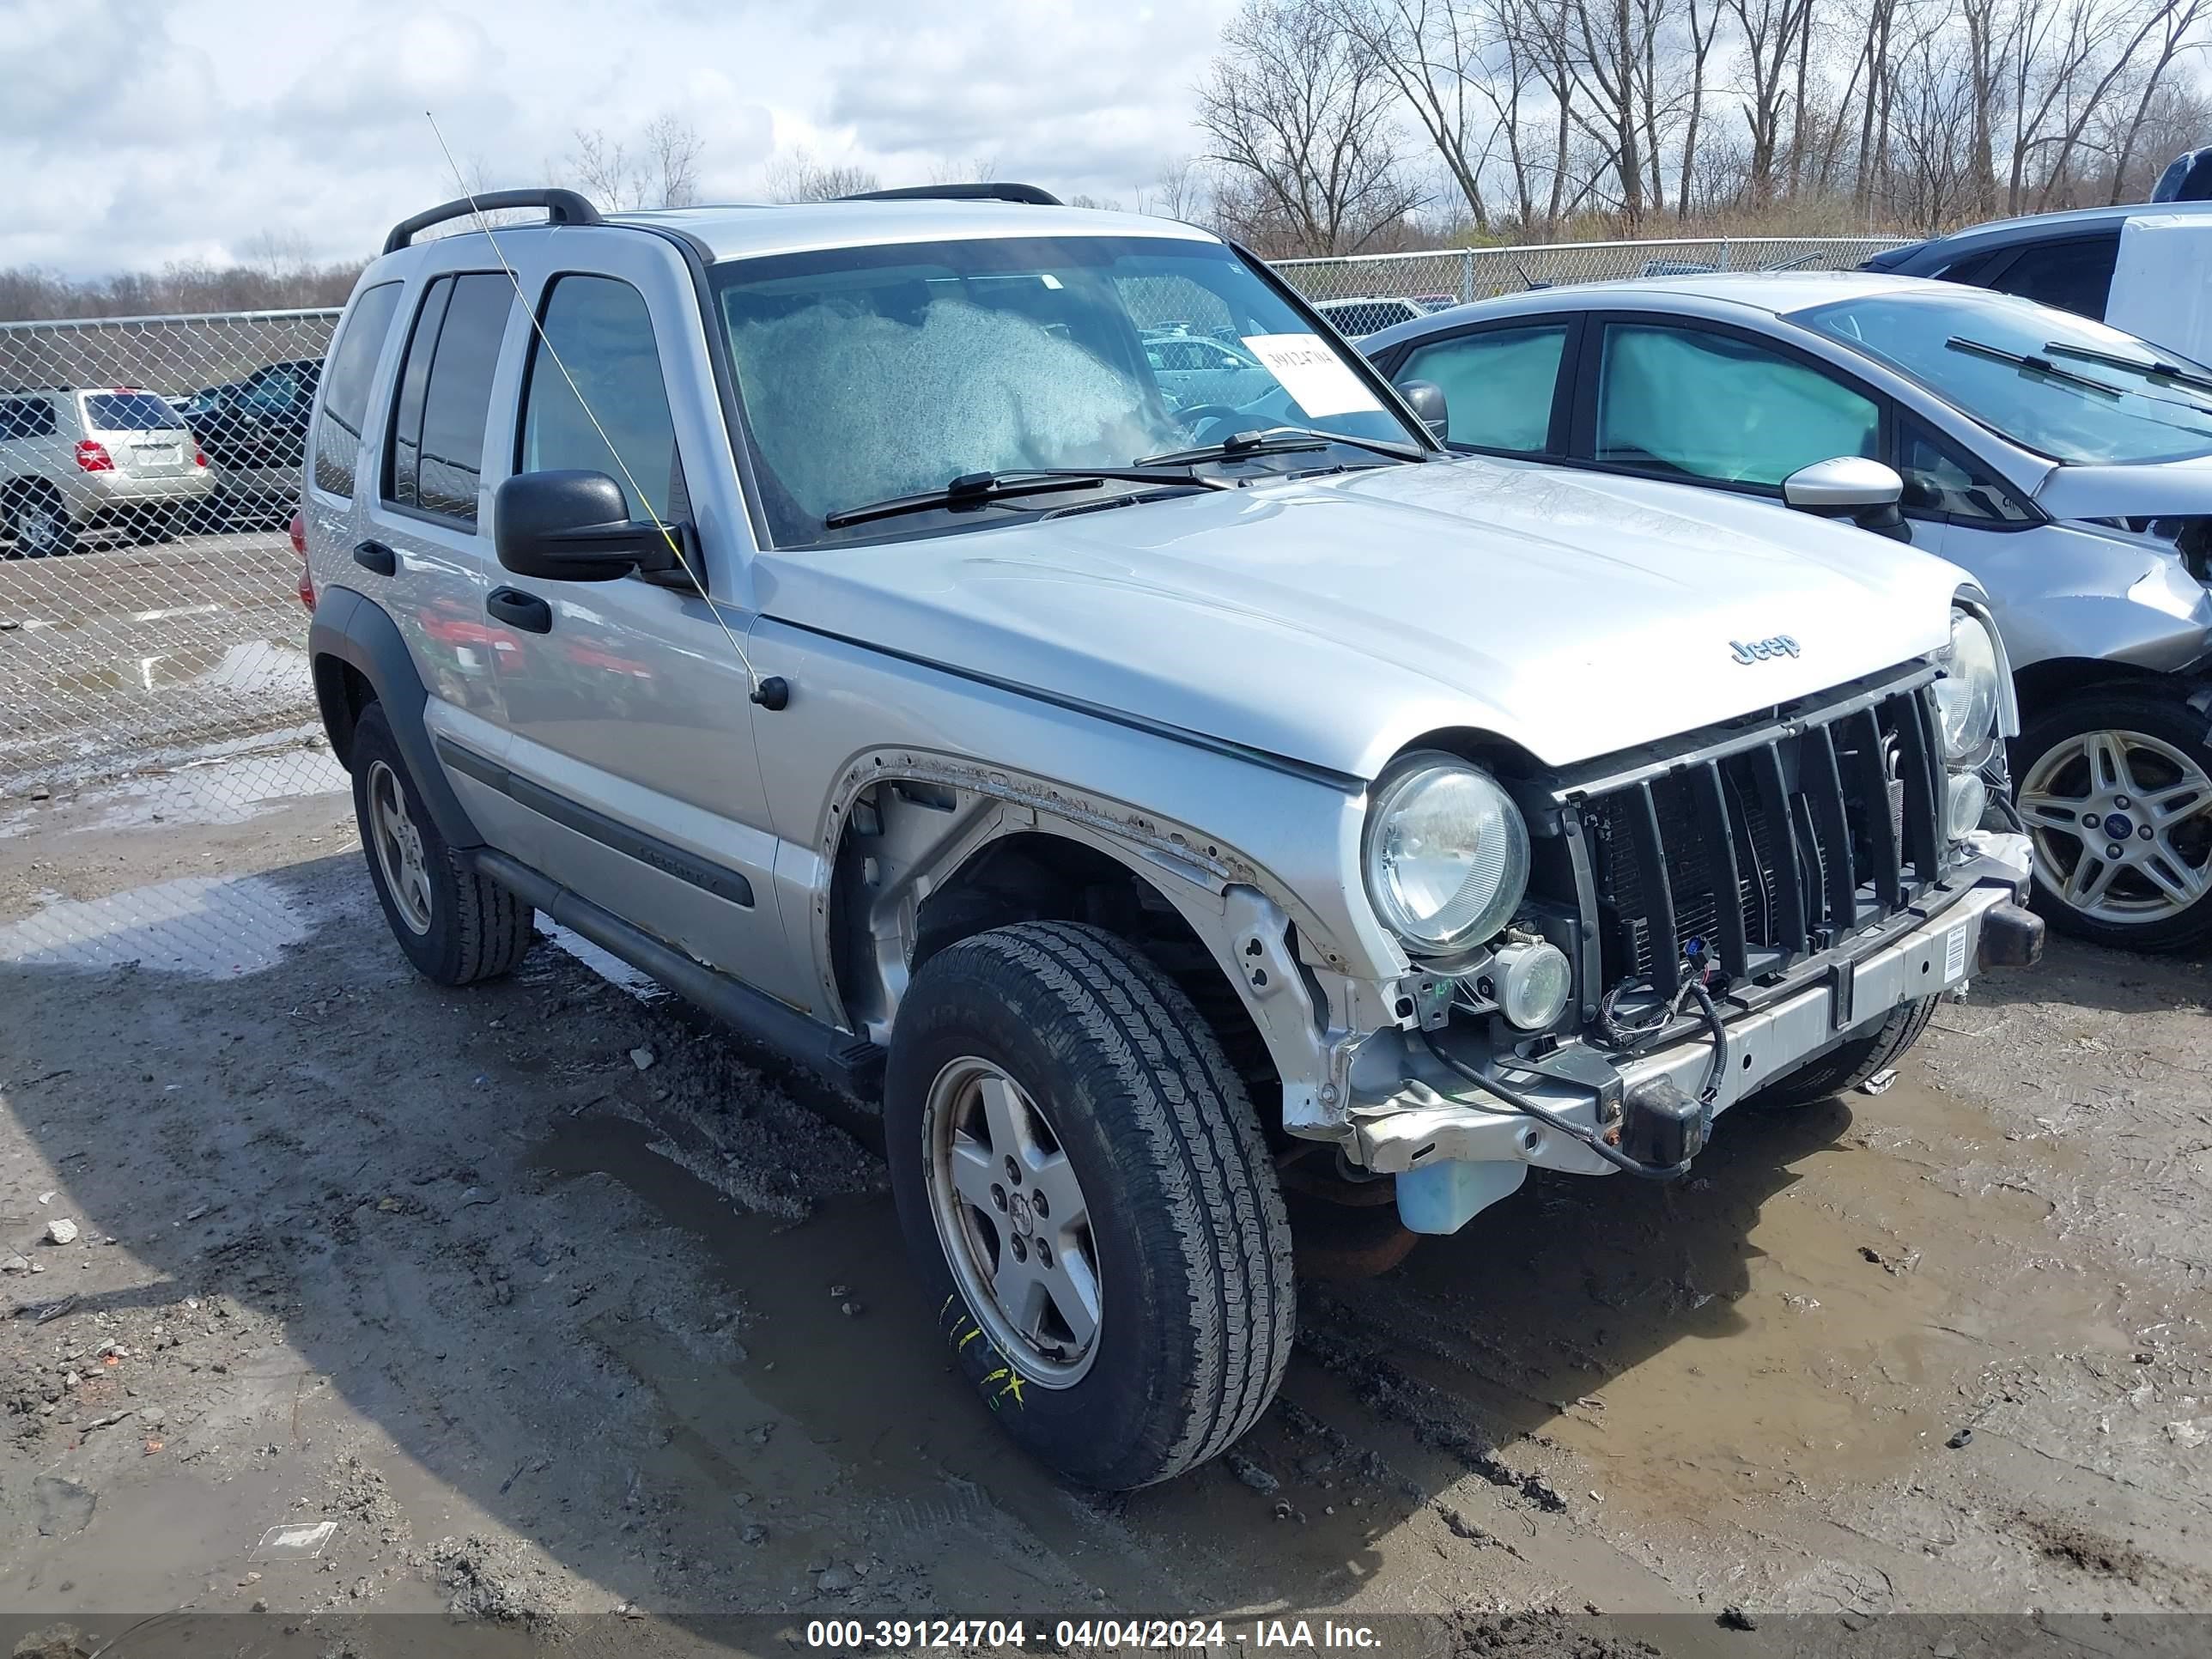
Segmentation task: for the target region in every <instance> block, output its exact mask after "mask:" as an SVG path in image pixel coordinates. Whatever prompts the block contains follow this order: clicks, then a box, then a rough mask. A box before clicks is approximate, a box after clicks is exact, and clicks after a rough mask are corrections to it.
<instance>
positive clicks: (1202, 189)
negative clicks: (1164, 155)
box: [1137, 155, 1213, 224]
mask: <svg viewBox="0 0 2212 1659" xmlns="http://www.w3.org/2000/svg"><path fill="white" fill-rule="evenodd" d="M1137 211H1138V212H1139V213H1149V214H1151V215H1152V216H1154V217H1155V218H1160V219H1179V220H1182V222H1185V223H1188V224H1203V223H1206V222H1209V221H1210V220H1211V219H1212V216H1213V190H1212V181H1211V180H1210V179H1208V178H1207V177H1206V168H1205V167H1204V166H1202V165H1201V164H1200V161H1198V159H1197V158H1196V157H1195V156H1190V155H1182V156H1178V157H1177V158H1176V160H1174V161H1170V162H1169V163H1168V164H1167V165H1166V166H1165V167H1162V168H1161V169H1160V172H1159V176H1158V178H1156V179H1153V180H1152V185H1151V186H1150V188H1148V189H1146V190H1145V191H1140V192H1139V195H1138V197H1137Z"/></svg>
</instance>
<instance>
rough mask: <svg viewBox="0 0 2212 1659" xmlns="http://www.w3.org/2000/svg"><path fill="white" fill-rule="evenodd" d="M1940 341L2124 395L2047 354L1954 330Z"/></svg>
mask: <svg viewBox="0 0 2212 1659" xmlns="http://www.w3.org/2000/svg"><path fill="white" fill-rule="evenodd" d="M1943 343H1944V344H1945V345H1946V346H1948V347H1949V348H1950V349H1952V350H1954V351H1969V352H1972V354H1973V355H1974V356H1977V357H1990V358H1994V359H1996V361H1997V362H2001V363H2010V364H2011V365H2012V366H2013V367H2014V368H2024V369H2027V371H2028V372H2029V373H2030V374H2042V375H2045V376H2047V377H2049V378H2050V379H2051V380H2063V381H2064V382H2065V383H2066V384H2067V385H2068V386H2080V387H2081V389H2082V390H2083V391H2085V392H2098V393H2100V394H2101V395H2102V396H2104V397H2107V398H2119V397H2122V396H2124V395H2125V394H2124V393H2123V392H2121V390H2120V389H2119V387H2118V386H2106V384H2105V383H2104V382H2103V381H2102V380H2093V379H2091V378H2090V377H2089V376H2088V375H2087V374H2075V372H2074V371H2073V370H2072V369H2070V368H2059V366H2058V365H2057V364H2056V363H2054V362H2051V359H2050V358H2048V357H2031V356H2028V355H2027V353H2025V352H2021V351H2007V350H2006V349H2004V348H2003V347H2002V346H1993V345H1988V344H1985V343H1983V342H1982V341H1980V340H1969V339H1968V338H1966V336H1964V335H1962V334H1954V335H1953V336H1952V337H1950V338H1949V339H1948V340H1946V341H1944V342H1943Z"/></svg>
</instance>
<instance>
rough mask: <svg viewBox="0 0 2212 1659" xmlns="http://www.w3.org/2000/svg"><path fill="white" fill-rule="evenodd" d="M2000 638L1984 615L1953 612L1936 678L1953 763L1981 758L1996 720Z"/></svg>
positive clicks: (1938, 707) (1947, 755) (1945, 752)
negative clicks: (1948, 640)
mask: <svg viewBox="0 0 2212 1659" xmlns="http://www.w3.org/2000/svg"><path fill="white" fill-rule="evenodd" d="M1997 695H1998V687H1997V643H1996V640H1995V639H1993V638H1992V637H1991V636H1990V630H1989V627H1988V625H1987V624H1986V623H1984V622H1983V621H1982V620H1981V618H1980V617H1975V616H1972V615H1969V614H1968V613H1967V612H1966V611H1953V612H1952V613H1951V648H1950V649H1949V650H1948V652H1946V653H1944V659H1943V676H1942V678H1941V679H1939V680H1937V681H1936V713H1937V714H1939V715H1941V716H1942V722H1943V758H1944V759H1945V760H1947V761H1948V762H1950V763H1951V764H1952V765H1954V766H1966V765H1969V764H1972V763H1977V762H1978V761H1979V760H1980V759H1981V758H1982V757H1984V755H1985V754H1986V753H1987V752H1988V750H1989V745H1990V734H1991V733H1992V732H1995V731H1996V723H1997Z"/></svg>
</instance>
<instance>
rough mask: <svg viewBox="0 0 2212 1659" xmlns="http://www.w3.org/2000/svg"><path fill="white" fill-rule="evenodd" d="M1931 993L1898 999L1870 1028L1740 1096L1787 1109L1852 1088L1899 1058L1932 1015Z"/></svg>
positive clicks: (1768, 1108) (1760, 1104) (1753, 1102)
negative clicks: (1753, 1091) (1749, 1094)
mask: <svg viewBox="0 0 2212 1659" xmlns="http://www.w3.org/2000/svg"><path fill="white" fill-rule="evenodd" d="M1934 1018H1936V998H1934V997H1922V998H1920V999H1919V1000H1917V1001H1915V1002H1900V1003H1899V1004H1898V1005H1897V1006H1896V1007H1894V1008H1893V1009H1891V1010H1890V1011H1889V1012H1888V1013H1887V1014H1886V1015H1884V1016H1883V1017H1882V1018H1881V1021H1880V1023H1879V1024H1876V1025H1875V1027H1874V1028H1873V1029H1872V1030H1869V1031H1866V1032H1864V1033H1863V1034H1861V1035H1859V1036H1850V1037H1846V1038H1844V1041H1843V1042H1840V1043H1838V1045H1837V1046H1836V1047H1834V1048H1831V1049H1829V1050H1828V1052H1827V1053H1826V1054H1822V1055H1821V1056H1820V1058H1819V1059H1818V1060H1808V1061H1807V1062H1806V1063H1805V1064H1804V1065H1802V1066H1799V1067H1798V1068H1797V1069H1796V1071H1794V1072H1791V1073H1788V1074H1787V1075H1785V1076H1783V1077H1779V1078H1777V1079H1775V1080H1774V1081H1773V1082H1771V1083H1770V1084H1768V1085H1766V1086H1765V1088H1763V1089H1761V1090H1760V1091H1759V1092H1758V1093H1756V1094H1754V1095H1752V1096H1750V1097H1747V1099H1746V1100H1745V1101H1744V1104H1745V1105H1747V1106H1751V1107H1756V1108H1758V1109H1760V1110H1762V1111H1791V1110H1795V1109H1796V1108H1798V1107H1800V1106H1810V1105H1812V1104H1813V1103H1814V1102H1815V1101H1821V1100H1826V1099H1827V1098H1828V1097H1830V1096H1832V1095H1840V1094H1844V1093H1847V1092H1849V1091H1850V1090H1853V1089H1856V1088H1858V1087H1859V1086H1860V1085H1863V1084H1864V1083H1866V1082H1868V1081H1869V1080H1870V1079H1874V1078H1875V1077H1878V1076H1879V1075H1881V1073H1883V1072H1886V1071H1887V1070H1888V1069H1889V1068H1890V1067H1891V1066H1894V1065H1896V1064H1897V1062H1898V1061H1899V1060H1902V1059H1904V1058H1905V1051H1906V1050H1907V1049H1909V1048H1911V1047H1912V1045H1913V1044H1914V1043H1916V1042H1919V1041H1920V1037H1921V1034H1922V1033H1923V1032H1924V1031H1925V1030H1927V1029H1928V1025H1929V1021H1931V1020H1933V1019H1934Z"/></svg>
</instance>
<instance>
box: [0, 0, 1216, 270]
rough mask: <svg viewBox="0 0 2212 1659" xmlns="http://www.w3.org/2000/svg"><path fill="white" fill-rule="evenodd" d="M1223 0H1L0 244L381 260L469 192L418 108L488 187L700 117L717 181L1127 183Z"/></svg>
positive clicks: (1205, 44) (727, 185) (1187, 134)
mask: <svg viewBox="0 0 2212 1659" xmlns="http://www.w3.org/2000/svg"><path fill="white" fill-rule="evenodd" d="M1232 9H1233V0H1145V3H1121V4H1110V3H1109V4H1104V5H1100V4H1088V5H1085V4H1078V3H1070V0H968V3H964V4H957V5H956V4H951V3H944V0H908V3H900V0H839V3H837V4H836V5H824V4H809V3H805V0H800V3H797V4H793V3H788V0H787V3H782V4H775V3H763V0H626V3H623V4H620V5H617V4H606V3H602V4H593V3H591V0H471V3H465V4H459V5H450V4H448V5H436V4H420V3H416V0H378V3H374V4H370V3H366V0H201V3H197V4H183V3H179V0H159V3H146V0H74V3H68V4H61V3H55V0H0V42H4V43H5V44H4V45H0V179H5V180H6V181H7V188H6V191H5V197H6V204H7V211H6V213H5V214H4V216H0V266H8V265H34V266H42V267H46V268H48V269H52V270H60V271H62V272H64V273H66V274H69V275H71V276H86V275H97V274H100V273H104V272H106V271H110V270H121V269H131V268H136V269H146V268H150V267H158V266H159V265H161V264H163V263H164V262H165V261H167V260H171V259H207V260H214V261H218V262H220V261H224V260H227V259H229V258H238V257H243V256H245V255H246V254H247V253H249V252H251V250H252V248H253V247H254V246H256V245H257V244H258V243H259V242H260V241H261V240H262V239H264V238H265V237H270V236H274V237H276V238H278V239H279V240H281V241H282V242H283V244H284V245H286V246H289V247H291V248H294V249H295V250H297V251H299V252H302V253H304V254H305V255H306V256H307V257H309V258H314V259H317V260H322V259H337V258H358V257H365V256H366V255H367V254H368V253H371V252H374V249H375V246H376V245H377V244H378V243H379V242H380V240H382V238H383V235H384V233H385V231H386V229H387V228H389V227H390V226H391V224H392V222H393V221H394V220H397V219H399V218H403V217H404V216H406V215H407V214H409V213H410V212H413V211H415V210H417V209H419V208H422V207H423V206H426V205H428V204H430V203H432V202H435V201H441V200H444V199H446V198H447V197H452V196H453V195H456V194H458V191H456V190H455V189H454V187H453V183H454V181H453V174H452V173H451V172H450V171H449V170H448V168H447V165H446V162H445V160H444V158H443V156H442V155H441V154H440V152H439V149H438V147H437V143H436V141H435V139H434V138H433V137H432V136H431V131H430V128H429V125H428V123H427V122H426V121H425V120H424V119H423V114H422V112H423V111H424V110H425V109H426V108H428V109H429V110H431V111H433V112H435V114H436V116H437V118H438V122H439V125H441V127H442V128H443V129H444V131H445V133H446V137H447V141H448V142H449V143H451V144H452V146H453V151H454V153H455V155H457V156H458V157H459V160H460V161H461V164H462V166H463V167H465V168H467V169H469V170H470V171H471V173H473V174H474V175H475V179H472V181H471V182H472V183H473V182H475V181H476V179H481V181H482V182H483V183H484V184H487V185H492V186H495V187H496V186H501V185H520V184H536V183H543V182H545V180H546V166H547V163H548V161H555V162H556V163H557V161H558V160H559V158H561V157H562V156H563V155H566V154H568V152H569V151H570V150H572V149H573V148H574V131H575V130H576V129H577V128H578V127H589V128H599V129H603V130H604V131H606V132H607V133H608V134H609V135H610V136H611V137H622V136H624V135H626V134H631V133H635V131H638V130H639V129H641V128H642V127H644V126H645V125H647V123H648V122H650V121H651V120H653V118H655V117H656V116H659V115H663V114H672V115H675V116H678V117H680V118H683V119H684V120H686V121H689V122H690V124H691V125H693V126H694V127H695V128H696V130H697V131H698V132H699V133H700V135H701V137H702V138H703V139H704V140H705V156H704V160H703V162H702V170H701V171H702V177H701V190H700V196H701V199H702V200H707V201H714V200H732V199H744V198H746V197H751V198H754V199H758V197H759V196H760V194H761V192H762V189H763V173H764V170H765V168H766V167H767V165H768V163H769V160H770V158H771V157H772V156H773V155H775V154H776V153H777V152H778V151H779V150H786V151H787V150H789V149H793V148H796V147H804V148H805V149H808V150H810V151H811V153H812V154H813V155H815V156H817V158H819V159H822V160H825V161H833V162H842V161H851V162H856V163H859V164H860V165H862V166H866V167H871V168H872V169H873V170H874V171H875V172H876V173H878V174H879V175H880V176H881V178H882V180H883V182H884V183H885V184H886V185H891V184H918V183H925V182H927V181H928V180H929V179H933V178H935V177H951V176H956V175H964V174H965V173H966V172H967V169H968V168H969V166H970V165H971V164H972V163H973V162H975V161H977V160H988V161H991V162H992V163H994V171H995V174H996V176H998V177H1001V178H1009V179H1027V180H1029V181H1030V182H1033V183H1036V184H1041V185H1044V186H1045V187H1046V188H1048V189H1050V190H1053V191H1056V192H1058V193H1059V194H1060V195H1062V196H1070V195H1074V194H1077V193H1079V192H1083V193H1088V194H1091V195H1094V196H1102V197H1118V198H1120V199H1121V201H1122V202H1124V203H1125V204H1130V205H1133V204H1134V202H1135V198H1136V197H1137V195H1138V193H1139V191H1142V190H1144V189H1145V188H1146V186H1147V185H1150V184H1151V183H1152V180H1153V179H1155V178H1156V177H1157V176H1158V173H1159V171H1160V169H1161V167H1163V166H1164V164H1166V163H1167V162H1168V161H1171V160H1173V159H1174V158H1176V157H1177V156H1181V155H1188V153H1190V152H1191V151H1192V150H1193V149H1195V148H1196V147H1197V139H1196V136H1195V135H1194V133H1193V131H1191V128H1190V116H1191V106H1192V101H1193V99H1192V92H1191V88H1192V87H1193V85H1194V83H1195V82H1197V80H1198V79H1199V77H1200V76H1201V75H1202V74H1203V73H1204V70H1205V68H1206V60H1207V58H1209V57H1210V56H1211V55H1212V52H1213V51H1214V48H1215V45H1216V41H1217V39H1218V32H1219V29H1220V26H1221V24H1222V23H1223V22H1224V21H1225V20H1226V18H1227V16H1228V15H1229V13H1230V12H1231V10H1232Z"/></svg>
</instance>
